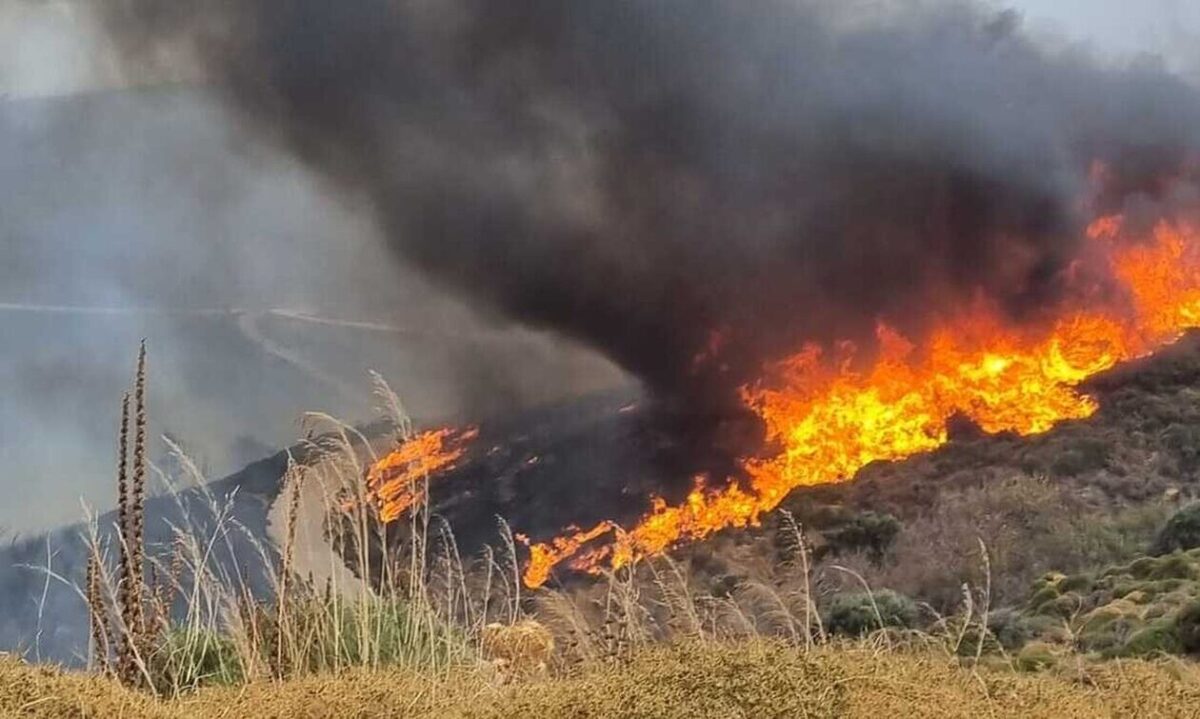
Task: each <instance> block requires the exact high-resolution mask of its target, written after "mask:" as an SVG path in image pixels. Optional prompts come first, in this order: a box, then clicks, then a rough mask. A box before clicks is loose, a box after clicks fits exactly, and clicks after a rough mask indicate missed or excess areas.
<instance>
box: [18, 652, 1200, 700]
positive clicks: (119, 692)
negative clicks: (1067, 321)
mask: <svg viewBox="0 0 1200 719" xmlns="http://www.w3.org/2000/svg"><path fill="white" fill-rule="evenodd" d="M0 715H3V716H21V717H161V718H163V719H184V718H192V717H245V716H253V717H255V718H256V719H271V718H274V717H279V718H280V719H283V718H284V717H288V718H290V717H312V718H314V719H316V718H317V717H368V716H371V717H375V716H397V717H416V718H428V719H433V718H435V717H437V718H441V717H450V718H453V717H460V718H462V719H467V718H478V719H490V718H499V717H526V716H529V717H539V718H540V719H555V718H557V717H570V718H571V719H586V718H590V717H596V718H597V719H599V718H601V717H603V718H604V719H610V718H622V717H628V718H629V719H633V718H635V717H637V718H639V719H640V718H645V719H674V718H675V717H679V718H686V719H698V718H699V717H756V718H758V717H763V718H772V717H779V718H783V717H872V718H874V717H879V716H889V715H892V716H925V717H976V716H989V715H992V716H1046V717H1050V716H1053V717H1104V716H1113V717H1125V716H1140V717H1194V716H1200V674H1198V672H1197V670H1196V668H1195V667H1192V666H1188V665H1184V664H1163V663H1150V662H1143V661H1119V662H1110V663H1107V664H1103V665H1096V666H1089V667H1087V668H1086V670H1083V669H1079V670H1076V671H1075V672H1073V673H1040V674H1025V673H1017V672H1013V671H1011V670H1007V669H979V670H977V671H970V670H967V669H963V668H960V667H958V666H956V665H954V664H953V663H952V662H950V661H949V660H948V659H947V658H945V657H944V656H939V655H936V654H932V653H915V654H910V653H903V652H896V651H894V652H879V651H872V650H871V649H870V648H868V647H865V646H862V645H859V646H842V647H830V648H824V649H820V650H817V651H814V652H811V653H805V652H803V651H799V650H796V649H792V648H789V647H786V646H783V645H780V644H775V643H770V642H762V641H756V642H746V643H737V644H721V643H714V642H705V643H693V644H684V645H678V646H674V647H668V646H660V647H653V648H649V649H645V650H642V651H640V652H639V653H637V654H636V655H634V656H633V657H632V658H630V659H629V660H628V661H624V662H618V663H610V664H598V665H594V666H591V667H588V668H586V669H581V670H579V671H577V672H573V673H571V674H570V675H569V676H565V677H562V678H555V679H530V680H523V681H516V682H510V683H507V684H503V683H500V682H498V681H497V680H496V677H495V676H494V675H492V674H490V673H489V672H488V671H487V670H485V669H479V668H461V669H454V670H449V671H445V672H439V673H437V674H436V675H431V674H422V673H419V672H415V671H406V670H380V671H367V670H353V671H348V672H344V673H342V674H339V675H337V676H310V677H304V678H300V679H295V680H291V681H287V682H259V683H251V684H248V685H245V686H241V687H234V688H215V689H206V690H202V691H200V692H197V693H195V694H191V695H186V696H184V697H183V698H180V699H176V700H173V701H161V700H155V699H152V698H150V697H148V696H146V695H145V694H141V693H137V692H133V691H129V690H127V689H124V688H122V687H120V686H118V685H117V684H116V683H115V682H112V681H108V680H104V679H99V678H96V677H91V676H87V675H83V674H69V673H63V672H60V671H57V670H54V669H49V668H46V667H37V666H30V665H25V664H22V663H20V662H19V661H17V660H15V659H6V660H2V661H0Z"/></svg>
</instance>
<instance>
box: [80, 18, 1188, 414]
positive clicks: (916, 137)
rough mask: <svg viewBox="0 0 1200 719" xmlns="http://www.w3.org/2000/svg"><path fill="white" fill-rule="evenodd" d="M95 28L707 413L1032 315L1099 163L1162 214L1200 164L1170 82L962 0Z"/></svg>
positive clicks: (534, 320) (516, 300) (469, 288)
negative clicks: (947, 331)
mask: <svg viewBox="0 0 1200 719" xmlns="http://www.w3.org/2000/svg"><path fill="white" fill-rule="evenodd" d="M822 5H825V6H837V7H838V8H841V9H837V10H831V9H827V8H822V7H821V6H822ZM103 7H104V9H105V11H104V12H105V14H104V20H105V22H106V27H107V28H108V30H109V32H110V34H111V36H112V37H113V38H114V39H115V41H116V42H117V43H118V44H119V46H120V47H121V48H122V49H124V50H125V51H126V52H127V53H128V54H129V56H130V57H132V58H136V60H137V61H138V62H145V61H146V60H147V59H152V58H153V57H154V56H155V55H156V54H159V53H163V52H167V51H169V52H170V53H171V54H177V53H179V52H180V51H181V49H182V51H183V52H185V53H187V54H188V56H189V57H190V58H191V59H192V60H193V61H194V62H196V63H197V65H198V67H199V72H200V73H201V74H202V75H203V76H204V77H206V78H208V80H209V81H210V82H212V83H215V84H216V85H217V86H218V87H219V88H220V89H221V91H222V93H223V95H224V97H226V98H227V100H228V101H229V103H230V105H231V106H232V107H233V108H234V109H235V110H236V112H237V114H238V116H239V117H240V118H241V120H242V121H243V122H244V123H245V125H246V127H248V128H250V129H251V130H252V131H253V132H254V133H256V134H258V135H260V136H262V137H264V138H267V139H269V140H270V141H272V142H274V143H276V144H277V145H278V146H280V147H282V148H284V149H285V150H286V151H287V152H289V153H290V154H292V155H294V156H295V157H297V158H299V159H300V160H302V161H303V162H304V163H305V164H307V165H308V166H310V167H311V168H313V169H315V170H316V171H317V172H318V173H319V174H320V175H322V176H323V177H325V178H326V179H328V180H329V181H331V182H332V183H333V185H334V186H335V187H336V188H338V189H339V190H340V191H341V192H343V193H345V194H346V196H347V197H353V198H355V199H356V200H364V201H365V202H366V206H367V207H369V208H370V210H371V211H372V213H373V216H374V219H375V221H376V222H377V223H378V225H379V226H380V228H381V229H382V231H383V232H384V234H385V235H386V237H387V238H388V241H389V242H390V244H391V245H392V247H393V248H394V249H395V251H396V252H397V253H399V255H401V256H402V257H403V258H404V260H405V261H406V262H407V263H410V264H412V265H414V266H416V267H419V268H420V269H421V270H423V271H424V272H425V273H426V274H427V275H428V276H430V277H432V278H434V279H436V280H437V281H438V282H440V283H441V284H443V285H445V286H447V287H449V288H452V289H453V290H454V291H456V292H457V293H459V294H460V295H461V296H463V297H465V298H467V299H468V300H469V301H470V302H471V303H472V304H474V305H475V306H476V307H480V308H483V309H485V310H487V311H491V312H494V313H496V314H498V315H500V316H503V317H508V318H512V319H515V320H517V321H519V322H521V323H524V324H526V325H529V326H533V327H539V328H545V329H549V330H552V331H554V332H556V333H558V334H560V335H562V336H566V337H570V338H574V339H576V340H580V341H582V342H584V343H586V344H588V345H590V346H592V347H594V348H596V349H598V350H599V351H601V352H602V353H604V354H605V355H606V356H608V357H609V358H611V359H612V360H614V361H615V362H616V363H617V364H619V365H620V366H621V367H623V368H625V369H626V370H628V371H629V372H631V373H633V374H634V375H636V376H637V377H639V378H641V380H642V381H643V382H644V383H645V384H646V386H647V387H648V388H649V390H650V391H651V392H652V393H653V394H654V395H655V396H656V397H658V398H659V399H660V400H661V402H662V405H663V406H665V407H677V408H684V409H686V412H685V414H687V415H688V416H692V417H700V418H711V417H718V418H719V417H723V416H727V415H729V414H730V413H731V412H732V411H733V410H732V409H731V408H732V407H735V406H736V405H737V402H736V392H735V389H736V387H738V386H739V385H740V384H741V383H743V382H746V381H748V380H750V379H752V378H754V377H755V376H756V375H757V373H758V372H759V371H760V368H761V366H762V363H763V362H764V361H766V360H769V359H771V358H772V357H776V356H779V355H780V354H782V353H784V352H788V351H791V350H794V349H795V348H796V346H797V345H798V344H799V343H800V342H802V341H804V340H808V339H835V338H856V337H862V336H866V335H868V334H869V331H870V329H871V327H872V326H873V325H874V323H875V322H876V321H877V319H878V318H880V317H887V318H889V320H890V321H892V322H893V323H895V324H898V325H900V326H901V327H902V328H903V329H906V330H908V331H910V332H919V331H920V328H921V325H922V322H923V321H924V318H927V317H929V316H930V314H931V312H930V308H945V307H947V306H952V305H953V304H954V303H958V302H962V301H965V300H967V299H969V298H970V297H972V296H974V295H976V294H977V293H983V294H985V295H987V296H988V297H990V298H991V299H993V300H994V301H995V302H996V303H998V304H999V305H1000V306H1001V307H1003V308H1005V309H1006V310H1007V311H1009V312H1011V313H1014V314H1016V315H1028V314H1035V313H1036V312H1037V311H1038V309H1039V308H1044V307H1046V306H1048V305H1050V304H1052V303H1053V302H1054V300H1055V299H1056V298H1057V297H1058V296H1059V295H1060V294H1061V292H1062V282H1061V278H1062V276H1063V274H1064V271H1065V269H1066V268H1067V267H1068V265H1069V264H1070V263H1071V261H1072V260H1073V259H1075V258H1076V256H1077V255H1078V253H1079V251H1080V248H1079V247H1078V246H1077V240H1076V239H1075V238H1078V237H1079V236H1080V234H1081V233H1080V231H1079V230H1080V228H1081V225H1082V223H1083V222H1085V220H1086V217H1087V215H1088V210H1089V208H1088V207H1087V198H1089V196H1090V195H1089V187H1090V185H1089V183H1090V182H1092V181H1094V180H1095V178H1096V173H1094V172H1092V169H1093V168H1094V167H1096V166H1098V165H1097V163H1102V164H1103V166H1105V167H1107V168H1108V170H1109V173H1108V174H1107V175H1106V176H1107V177H1110V178H1116V179H1113V180H1112V181H1111V182H1110V184H1109V185H1107V186H1105V187H1103V188H1101V189H1102V190H1103V191H1102V192H1101V193H1099V196H1098V197H1096V198H1095V201H1096V202H1099V203H1103V204H1105V205H1106V206H1111V207H1117V206H1121V205H1123V204H1127V203H1129V202H1131V201H1133V200H1135V199H1137V198H1142V200H1145V199H1146V198H1149V199H1150V200H1151V201H1156V200H1158V199H1161V197H1159V195H1161V194H1162V192H1164V187H1165V185H1164V184H1163V178H1178V177H1180V176H1182V175H1184V174H1186V173H1187V171H1188V168H1189V167H1190V165H1189V163H1191V162H1192V161H1193V160H1194V158H1195V154H1194V151H1195V149H1196V148H1197V147H1198V146H1200V97H1198V95H1197V93H1196V92H1195V91H1194V90H1193V89H1192V88H1191V87H1190V86H1188V85H1187V84H1185V83H1184V82H1182V81H1180V80H1178V79H1176V78H1174V77H1172V76H1171V75H1169V74H1168V73H1166V72H1165V71H1164V70H1162V69H1161V68H1160V67H1158V66H1155V65H1154V64H1152V63H1142V64H1135V65H1133V66H1128V67H1120V68H1113V67H1103V66H1101V65H1100V63H1098V62H1097V61H1095V60H1094V59H1092V58H1090V57H1089V56H1087V55H1086V54H1085V53H1083V52H1081V51H1078V50H1072V49H1070V48H1062V49H1050V48H1045V47H1041V46H1039V45H1038V44H1037V43H1035V42H1033V41H1031V40H1030V39H1028V38H1027V37H1026V36H1025V35H1024V34H1023V32H1022V30H1021V28H1020V23H1019V18H1018V17H1016V16H1015V15H1014V14H1012V13H1002V14H1000V15H995V14H991V13H988V12H985V11H983V10H981V9H979V8H976V7H974V6H971V5H965V4H953V5H946V4H938V5H925V4H915V3H914V4H912V5H911V6H910V7H909V8H906V9H905V10H904V11H902V12H901V11H895V12H892V11H887V12H883V11H880V12H877V13H876V14H875V15H869V14H864V13H861V12H858V13H856V12H853V10H852V9H853V8H857V5H856V4H854V3H845V4H843V3H817V2H811V1H799V0H759V1H757V2H746V1H744V0H654V1H648V0H643V1H640V2H638V1H633V0H620V1H618V0H607V1H606V0H599V1H598V0H505V1H504V2H496V1H495V0H440V1H437V2H434V1H432V0H355V1H353V2H329V1H328V0H244V1H243V2H237V3H230V2H223V1H216V0H206V1H197V2H189V3H178V2H166V1H164V0H108V2H107V3H105V4H104V5H103ZM847 8H851V9H847ZM859 9H861V8H859Z"/></svg>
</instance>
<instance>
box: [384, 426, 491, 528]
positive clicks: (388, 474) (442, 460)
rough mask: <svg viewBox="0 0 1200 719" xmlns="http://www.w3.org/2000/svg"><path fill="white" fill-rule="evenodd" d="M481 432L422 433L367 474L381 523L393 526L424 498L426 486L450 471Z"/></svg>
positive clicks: (398, 447) (438, 430) (433, 431)
mask: <svg viewBox="0 0 1200 719" xmlns="http://www.w3.org/2000/svg"><path fill="white" fill-rule="evenodd" d="M478 434H479V433H478V430H476V429H468V430H456V429H449V428H444V429H434V430H428V431H425V432H419V433H417V434H415V435H413V436H412V437H410V438H409V439H407V440H405V441H403V442H401V443H400V445H399V446H397V447H396V449H394V450H392V452H391V454H388V455H387V456H386V457H384V458H383V459H381V460H379V461H378V462H376V463H375V464H374V465H372V466H371V467H370V469H368V470H367V491H368V494H369V496H370V497H371V498H372V499H373V500H374V502H375V504H376V506H377V508H378V511H379V519H380V520H381V521H383V522H392V521H395V520H397V519H399V518H400V517H401V516H403V514H404V512H405V511H406V510H408V508H409V507H411V506H413V505H414V504H416V503H417V501H419V500H420V499H422V498H423V497H424V496H425V491H426V488H425V483H426V481H427V480H428V479H429V477H431V476H433V475H434V474H436V473H437V472H440V471H443V470H446V469H450V468H451V467H453V466H454V464H455V463H456V462H458V460H459V459H461V458H462V456H463V454H465V453H466V451H467V444H468V443H469V442H470V441H471V440H472V439H474V438H475V437H476V436H477V435H478Z"/></svg>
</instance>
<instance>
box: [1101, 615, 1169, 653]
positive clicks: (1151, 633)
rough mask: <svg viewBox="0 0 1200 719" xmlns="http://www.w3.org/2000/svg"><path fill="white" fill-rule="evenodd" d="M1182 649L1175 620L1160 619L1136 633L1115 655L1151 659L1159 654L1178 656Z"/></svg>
mask: <svg viewBox="0 0 1200 719" xmlns="http://www.w3.org/2000/svg"><path fill="white" fill-rule="evenodd" d="M1180 649H1181V645H1180V641H1179V631H1178V627H1177V626H1176V624H1175V621H1174V620H1173V619H1159V620H1157V621H1155V622H1152V623H1151V624H1150V625H1148V626H1147V627H1146V628H1145V629H1142V630H1141V631H1139V632H1137V633H1135V634H1134V635H1133V636H1131V637H1130V638H1129V641H1127V642H1125V645H1124V646H1123V647H1121V648H1120V649H1119V650H1118V651H1116V652H1111V653H1115V654H1117V655H1119V656H1126V657H1150V656H1155V655H1159V654H1178V653H1179V651H1180Z"/></svg>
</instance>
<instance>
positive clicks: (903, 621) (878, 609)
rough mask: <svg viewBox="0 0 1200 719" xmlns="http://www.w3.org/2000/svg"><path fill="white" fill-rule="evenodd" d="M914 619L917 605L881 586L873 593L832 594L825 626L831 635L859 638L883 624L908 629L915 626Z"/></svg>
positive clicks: (916, 616)
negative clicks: (833, 595) (880, 588)
mask: <svg viewBox="0 0 1200 719" xmlns="http://www.w3.org/2000/svg"><path fill="white" fill-rule="evenodd" d="M872 599H873V600H874V601H872ZM917 618H918V612H917V605H916V604H914V603H913V601H912V600H911V599H909V598H908V597H906V596H904V595H903V594H898V593H896V592H893V591H892V590H890V589H883V590H880V591H878V592H875V593H874V594H873V595H872V594H866V593H855V594H842V595H838V596H836V597H834V599H833V602H832V603H831V604H830V607H829V616H828V617H827V618H826V620H825V626H826V628H827V629H829V631H831V632H833V633H835V634H843V635H846V636H851V637H859V636H862V635H864V634H868V633H870V632H873V631H876V630H878V629H882V628H884V627H900V628H911V627H913V626H915V625H916V623H917ZM880 620H882V625H881V624H880Z"/></svg>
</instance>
